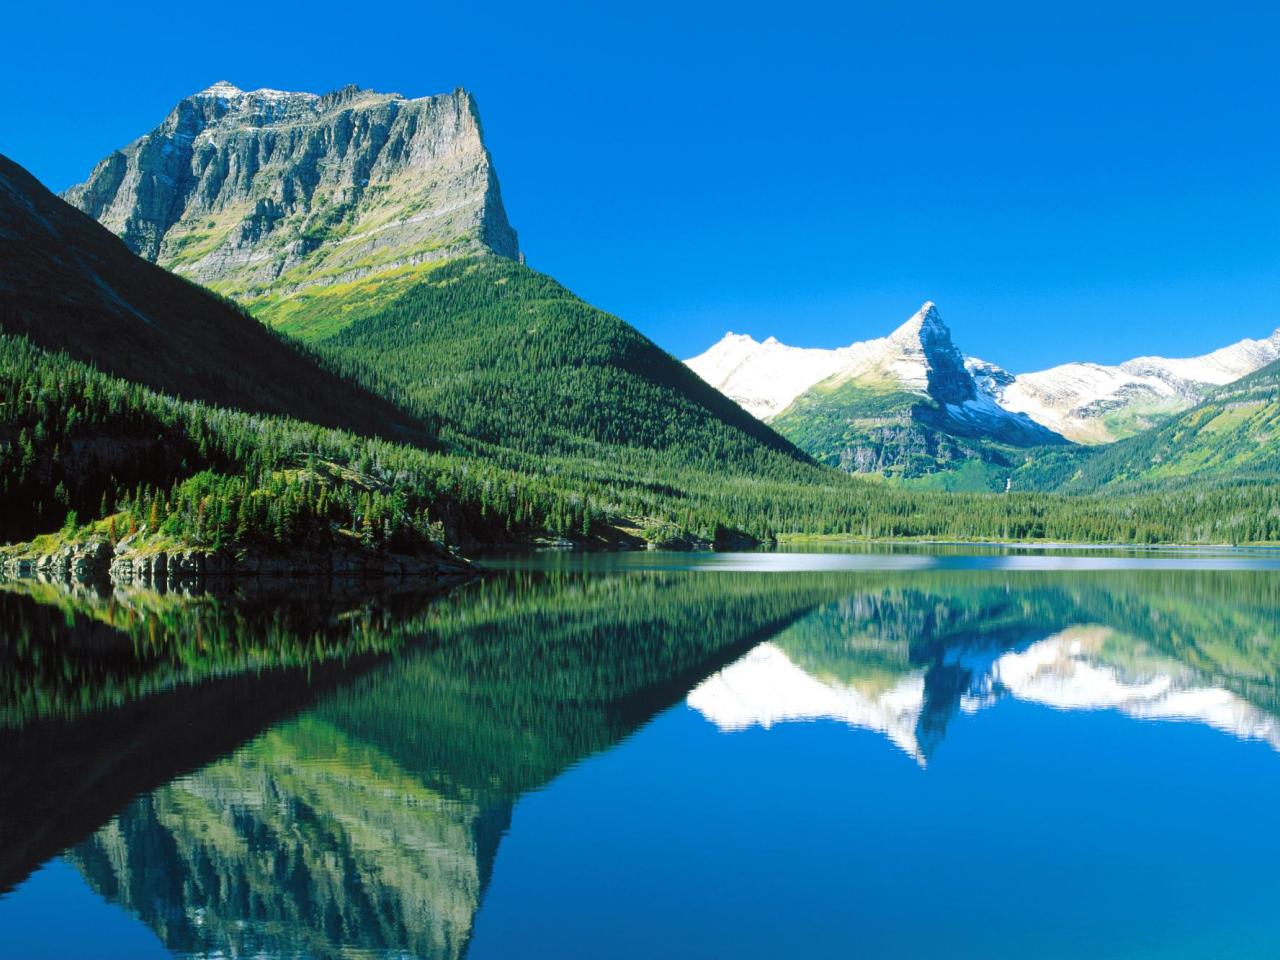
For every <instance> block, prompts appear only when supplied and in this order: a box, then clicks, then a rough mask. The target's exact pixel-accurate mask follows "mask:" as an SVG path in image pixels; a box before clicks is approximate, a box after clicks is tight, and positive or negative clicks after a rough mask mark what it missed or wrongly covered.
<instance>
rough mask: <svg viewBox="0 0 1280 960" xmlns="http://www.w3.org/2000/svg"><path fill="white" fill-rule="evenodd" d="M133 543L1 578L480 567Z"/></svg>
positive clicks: (64, 556)
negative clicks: (158, 547)
mask: <svg viewBox="0 0 1280 960" xmlns="http://www.w3.org/2000/svg"><path fill="white" fill-rule="evenodd" d="M132 539H133V538H126V539H124V540H121V541H120V542H119V543H117V544H116V545H115V547H114V548H113V547H112V545H111V543H110V542H109V541H108V540H107V539H105V538H103V537H94V538H92V539H89V540H86V541H84V542H82V543H73V544H67V545H65V546H62V547H60V548H58V549H57V550H54V551H53V552H51V553H46V554H43V555H40V556H31V555H17V556H8V557H2V558H0V575H2V576H5V577H8V578H11V579H25V578H28V577H36V576H44V577H49V576H56V577H62V578H64V579H67V580H73V581H77V582H88V581H101V580H104V579H110V580H111V581H112V582H118V583H125V584H129V583H134V582H142V583H164V582H170V581H180V580H193V579H194V580H202V579H204V578H206V577H273V578H289V577H297V578H300V579H301V578H313V577H343V578H353V579H359V578H382V577H391V578H398V579H420V578H432V579H451V578H456V577H469V576H472V575H474V574H476V573H477V572H479V567H477V566H476V565H475V564H473V563H471V562H470V561H468V560H465V559H463V558H462V557H456V556H454V555H453V554H451V553H448V552H447V551H446V550H444V549H440V550H438V551H436V552H432V553H425V554H415V555H409V554H402V553H395V552H392V551H384V550H376V549H372V548H360V549H352V548H345V549H344V548H333V549H321V550H316V549H299V550H296V551H290V552H288V553H268V552H266V551H255V550H248V549H244V548H240V549H236V550H208V549H204V548H200V547H184V548H180V549H174V550H147V549H138V547H137V545H136V541H135V542H131V540H132Z"/></svg>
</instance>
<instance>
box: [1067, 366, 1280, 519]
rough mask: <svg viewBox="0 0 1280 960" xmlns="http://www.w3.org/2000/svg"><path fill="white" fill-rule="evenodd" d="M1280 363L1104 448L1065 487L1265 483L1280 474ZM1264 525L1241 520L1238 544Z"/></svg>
mask: <svg viewBox="0 0 1280 960" xmlns="http://www.w3.org/2000/svg"><path fill="white" fill-rule="evenodd" d="M1278 441H1280V361H1276V362H1273V363H1270V364H1268V365H1267V366H1265V367H1263V368H1262V369H1261V370H1258V371H1256V372H1254V373H1251V374H1249V375H1248V376H1246V377H1242V378H1241V379H1239V380H1236V381H1234V382H1233V383H1229V384H1227V385H1226V386H1223V387H1218V388H1216V389H1214V390H1212V391H1211V392H1210V394H1209V397H1208V398H1207V399H1205V400H1203V401H1202V402H1201V403H1199V404H1197V405H1196V406H1194V407H1192V408H1191V409H1190V410H1185V411H1183V412H1182V413H1179V414H1176V415H1174V416H1172V417H1169V418H1167V419H1166V420H1165V421H1164V422H1163V423H1161V424H1160V425H1159V426H1157V427H1155V428H1153V429H1151V430H1149V431H1147V432H1146V433H1141V434H1137V435H1136V436H1132V437H1129V438H1127V439H1125V440H1120V441H1119V442H1117V443H1113V444H1111V445H1110V446H1108V447H1105V448H1102V449H1099V450H1098V451H1097V452H1096V453H1095V454H1094V455H1093V456H1091V457H1088V458H1087V459H1085V460H1084V461H1083V462H1082V463H1081V464H1080V465H1079V468H1078V469H1077V470H1076V472H1075V473H1074V475H1073V476H1072V477H1071V478H1070V479H1069V480H1068V481H1067V482H1066V483H1065V484H1064V485H1063V486H1062V489H1063V490H1065V491H1067V492H1090V491H1093V490H1097V489H1099V488H1103V487H1161V486H1169V485H1171V484H1179V483H1181V484H1186V483H1191V482H1195V483H1197V484H1204V483H1209V482H1213V481H1242V480H1251V479H1259V480H1263V481H1266V482H1273V481H1274V478H1275V476H1276V475H1277V474H1280V442H1278ZM1256 522H1257V518H1247V517H1244V516H1241V517H1239V518H1238V523H1237V537H1238V539H1240V540H1249V539H1252V533H1251V530H1250V529H1249V528H1250V525H1251V524H1255V523H1256Z"/></svg>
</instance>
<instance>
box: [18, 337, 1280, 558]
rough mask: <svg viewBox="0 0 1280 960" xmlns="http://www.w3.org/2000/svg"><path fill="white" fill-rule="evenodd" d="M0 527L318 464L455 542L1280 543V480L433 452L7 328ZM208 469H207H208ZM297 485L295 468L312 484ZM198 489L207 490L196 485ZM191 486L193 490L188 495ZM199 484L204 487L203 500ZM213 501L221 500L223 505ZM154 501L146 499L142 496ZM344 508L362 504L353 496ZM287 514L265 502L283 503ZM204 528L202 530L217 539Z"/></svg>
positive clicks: (169, 506)
mask: <svg viewBox="0 0 1280 960" xmlns="http://www.w3.org/2000/svg"><path fill="white" fill-rule="evenodd" d="M0 404H3V409H4V410H5V411H6V417H5V419H4V420H3V421H2V422H0V502H2V503H4V504H5V505H6V507H9V509H6V510H4V511H0V539H18V538H23V537H27V536H30V535H31V534H33V533H38V532H42V531H49V530H54V529H57V528H58V527H60V526H62V523H63V519H64V517H65V516H66V513H67V512H68V511H71V510H74V511H77V512H78V513H79V516H80V519H81V520H86V519H90V518H94V517H102V516H104V515H105V514H106V513H108V512H109V511H111V510H112V509H114V508H115V507H117V506H120V505H122V504H126V503H127V504H128V505H129V506H130V508H131V509H133V510H136V511H137V512H138V513H139V514H141V515H144V516H147V517H149V516H150V513H151V509H152V507H153V506H154V507H155V509H156V511H157V514H158V516H157V519H158V520H160V521H161V522H165V521H167V520H168V519H169V518H170V517H171V516H175V515H178V516H180V514H174V513H173V510H174V506H175V503H177V504H185V505H186V506H185V507H183V508H182V509H194V510H196V515H195V516H192V517H191V518H190V523H189V525H188V526H184V527H183V528H182V529H179V530H175V531H174V535H175V536H183V535H187V536H190V537H197V536H198V535H199V530H200V525H199V519H198V508H199V503H198V502H196V500H195V499H193V497H191V496H185V495H184V491H182V490H181V489H180V488H181V484H182V483H183V482H184V481H186V480H188V479H189V478H191V477H192V476H193V475H195V474H196V473H199V472H201V471H213V472H214V473H215V474H217V475H220V476H229V477H235V476H243V477H245V478H247V479H248V480H249V481H251V483H250V484H244V485H236V484H234V483H231V484H223V485H220V486H218V487H216V488H214V487H210V488H208V489H209V493H210V494H217V496H216V497H215V498H214V500H215V501H217V503H219V504H221V503H222V500H221V499H220V498H221V497H223V496H224V495H234V494H236V493H237V491H240V492H244V491H249V492H250V494H251V495H254V496H256V494H253V493H252V491H254V490H264V491H270V490H273V489H275V488H274V487H272V483H274V482H275V479H274V478H277V477H278V476H279V475H280V474H281V472H282V471H283V472H284V474H285V475H286V476H289V475H290V471H296V472H295V473H293V474H292V475H293V476H294V477H305V475H306V471H305V470H300V469H299V468H303V467H306V466H307V464H308V463H309V462H315V461H319V462H322V463H325V464H333V465H336V466H339V467H343V468H349V469H351V470H354V471H356V472H357V473H358V474H360V475H361V476H362V477H367V478H368V479H369V481H370V482H373V483H376V484H378V485H380V486H382V487H383V488H384V489H385V490H386V493H385V494H383V495H381V496H380V499H379V504H380V506H379V507H378V509H379V510H386V511H388V513H387V518H388V519H395V518H401V519H404V518H408V519H409V520H410V521H412V522H413V523H415V524H416V523H420V522H425V523H439V524H441V525H442V526H443V527H444V529H445V531H446V532H447V533H448V535H449V537H450V538H451V540H452V541H453V542H455V543H457V542H461V543H475V542H481V543H509V542H512V541H519V540H527V539H528V538H530V537H533V536H539V535H548V534H549V535H555V536H568V537H571V538H575V539H579V540H581V541H583V542H597V543H604V542H608V537H609V536H610V534H609V528H611V527H619V526H621V527H624V528H626V527H629V528H632V529H634V530H635V532H636V533H638V534H643V535H644V536H646V537H648V538H650V539H653V540H655V541H659V542H660V541H662V540H664V539H666V538H667V537H669V536H672V535H675V534H679V533H692V534H695V535H698V536H702V537H705V538H706V539H708V540H713V539H717V538H718V537H719V536H720V535H721V534H722V533H723V532H724V531H725V530H726V529H739V530H745V531H747V532H749V533H752V534H755V535H757V536H767V535H770V534H775V533H776V534H786V533H796V534H833V535H846V536H854V537H870V538H876V537H931V538H941V539H983V538H985V539H1006V540H1007V539H1050V540H1075V541H1117V542H1138V543H1157V542H1186V543H1225V542H1247V541H1278V540H1280V486H1277V485H1275V484H1255V485H1249V484H1235V485H1231V486H1223V487H1218V488H1213V489H1208V490H1199V489H1185V490H1178V491H1173V492H1165V493H1152V494H1149V495H1144V496H1136V497H1122V496H1114V495H1110V494H1108V495H1100V496H1074V497H1065V496H1056V495H1051V494H1013V495H1008V496H992V495H979V494H941V493H936V494H935V493H921V492H914V491H909V490H902V489H898V488H894V487H890V486H886V485H884V484H878V483H872V482H866V481H860V480H858V479H857V478H853V477H848V476H845V475H843V474H840V473H838V472H836V471H827V470H823V469H821V468H819V467H817V466H810V465H805V464H802V463H799V462H795V461H792V463H793V464H794V467H793V469H794V470H795V471H801V473H796V474H787V473H785V472H782V471H780V475H779V476H770V475H768V474H759V475H757V474H752V473H750V472H746V471H737V472H734V471H723V472H718V473H717V472H712V471H706V470H700V469H696V468H693V467H684V466H681V465H679V464H678V463H669V464H663V463H661V462H660V459H659V458H657V457H655V459H654V462H652V463H649V464H647V465H639V466H633V467H632V468H631V469H621V468H619V467H618V466H616V465H615V464H612V463H610V462H609V461H608V460H595V459H588V458H582V457H577V458H575V457H567V456H566V457H553V456H545V457H535V456H532V455H530V456H527V457H525V458H524V459H523V460H522V462H520V463H519V464H517V465H514V466H512V465H509V464H507V463H506V462H505V461H504V459H503V458H502V457H501V456H492V457H478V456H475V455H471V454H456V453H449V454H445V453H432V452H428V451H425V450H422V449H420V448H417V447H413V446H407V445H401V444H395V443H391V442H388V441H383V440H377V439H369V438H366V437H362V436H359V435H357V434H354V433H351V432H346V431H339V430H333V429H327V428H323V427H319V426H316V425H314V424H308V423H305V422H302V421H298V420H291V419H287V418H280V417H266V416H262V415H255V414H248V413H243V412H240V411H234V410H228V409H224V408H219V407H213V406H210V405H207V404H198V403H192V402H187V401H180V400H176V399H174V398H172V397H168V396H164V395H162V394H158V393H156V392H154V391H151V390H148V389H147V388H145V387H141V386H139V385H136V384H131V383H127V382H125V381H122V380H119V379H116V378H112V377H108V376H106V375H105V374H102V373H100V372H98V371H95V370H93V369H92V368H90V367H88V366H87V365H85V364H82V363H79V362H77V361H74V360H71V359H70V358H68V357H66V356H65V355H54V354H49V353H47V352H45V351H43V350H41V349H39V348H38V347H35V346H33V345H32V344H31V343H30V342H29V341H25V340H22V339H19V338H12V337H0ZM202 482H203V481H202ZM300 482H301V481H300ZM302 485H303V486H307V487H308V489H307V490H303V489H296V490H292V491H291V492H290V494H289V496H280V495H279V494H278V492H277V493H276V494H273V495H272V496H271V502H270V504H269V505H268V511H267V515H266V516H264V518H263V520H264V522H265V523H266V524H268V526H271V525H274V524H275V523H277V522H279V523H284V524H287V523H288V522H289V520H288V517H287V516H285V515H284V513H283V512H282V511H285V508H286V507H287V506H288V505H289V504H290V503H293V504H295V505H297V506H298V508H299V511H300V514H299V515H303V516H305V515H310V514H311V513H316V512H318V509H317V510H312V509H311V505H308V504H304V503H301V498H305V497H307V496H314V497H317V498H318V497H320V496H321V494H322V493H324V492H325V490H326V489H328V490H331V489H332V488H331V487H326V486H325V485H322V484H312V485H307V484H305V482H302ZM201 489H204V488H201ZM185 493H191V490H187V491H185ZM202 498H203V495H202V497H201V498H199V499H202ZM211 502H213V501H211ZM144 506H145V509H144ZM347 509H350V506H349V505H348V507H347ZM272 510H274V511H275V515H274V516H272V515H271V511H272ZM218 529H219V527H218V526H216V525H212V524H208V523H207V520H206V527H205V535H207V536H213V535H216V533H217V530H218Z"/></svg>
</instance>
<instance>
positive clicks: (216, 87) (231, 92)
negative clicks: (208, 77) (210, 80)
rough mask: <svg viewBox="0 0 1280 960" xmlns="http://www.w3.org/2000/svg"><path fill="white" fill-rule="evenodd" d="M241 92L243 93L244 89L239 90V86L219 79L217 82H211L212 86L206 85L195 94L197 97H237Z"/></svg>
mask: <svg viewBox="0 0 1280 960" xmlns="http://www.w3.org/2000/svg"><path fill="white" fill-rule="evenodd" d="M242 93H244V91H243V90H241V89H240V88H239V87H237V86H236V85H235V84H233V83H229V82H227V81H226V80H219V81H218V82H217V83H215V84H213V85H212V86H209V87H206V88H205V89H203V90H201V91H200V92H199V93H197V94H196V96H197V97H238V96H240V95H241V94H242Z"/></svg>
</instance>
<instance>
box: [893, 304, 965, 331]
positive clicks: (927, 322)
mask: <svg viewBox="0 0 1280 960" xmlns="http://www.w3.org/2000/svg"><path fill="white" fill-rule="evenodd" d="M938 335H943V336H946V337H947V339H950V338H951V331H950V330H948V329H947V325H946V324H945V323H943V322H942V316H941V315H940V314H939V313H938V307H937V305H936V304H935V303H934V302H933V301H932V300H926V301H925V302H924V303H923V304H921V306H920V309H919V310H917V311H916V312H915V313H913V314H912V315H911V316H910V317H909V318H908V319H907V321H906V322H905V323H903V324H902V326H900V327H898V329H896V330H894V331H893V333H891V334H889V339H891V340H907V339H920V338H922V337H926V336H935V337H936V336H938Z"/></svg>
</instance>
